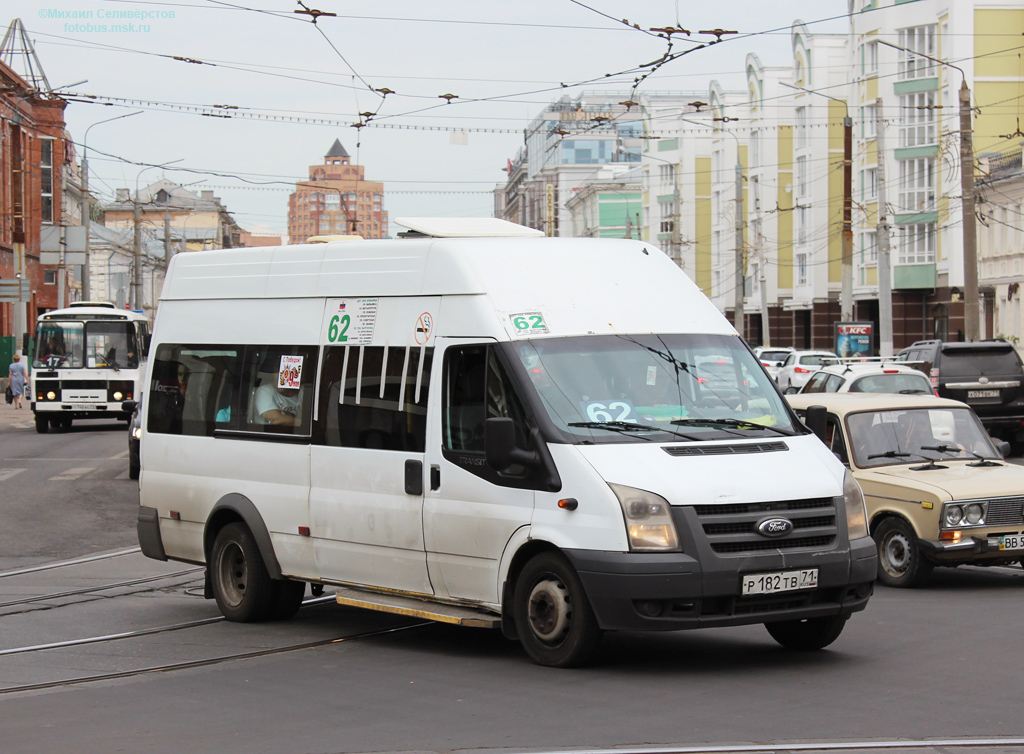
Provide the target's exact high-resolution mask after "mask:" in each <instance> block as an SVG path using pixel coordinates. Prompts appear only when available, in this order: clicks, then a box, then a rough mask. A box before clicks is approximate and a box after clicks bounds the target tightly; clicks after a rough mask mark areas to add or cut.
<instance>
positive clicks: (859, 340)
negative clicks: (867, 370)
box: [836, 322, 875, 359]
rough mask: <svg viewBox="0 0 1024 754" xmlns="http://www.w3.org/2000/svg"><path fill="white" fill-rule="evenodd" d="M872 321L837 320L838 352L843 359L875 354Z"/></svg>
mask: <svg viewBox="0 0 1024 754" xmlns="http://www.w3.org/2000/svg"><path fill="white" fill-rule="evenodd" d="M873 335H874V324H873V323H871V322H836V353H837V354H839V356H840V358H843V359H856V358H858V357H862V356H864V357H866V356H874V355H875V352H874V348H873V346H872V340H873V337H872V336H873Z"/></svg>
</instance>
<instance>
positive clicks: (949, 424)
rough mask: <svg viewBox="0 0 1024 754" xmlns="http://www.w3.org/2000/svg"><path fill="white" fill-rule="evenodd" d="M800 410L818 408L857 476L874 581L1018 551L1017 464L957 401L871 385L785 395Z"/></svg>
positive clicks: (1021, 532)
mask: <svg viewBox="0 0 1024 754" xmlns="http://www.w3.org/2000/svg"><path fill="white" fill-rule="evenodd" d="M786 399H787V400H788V401H789V403H790V405H791V406H792V407H793V409H794V410H795V411H796V412H797V414H799V415H800V416H801V418H804V417H806V416H807V409H808V407H810V406H816V405H817V406H824V407H825V408H826V410H827V414H826V421H825V426H824V428H823V431H824V436H823V437H822V440H823V441H824V442H825V444H826V445H828V446H829V447H830V448H831V449H832V451H833V452H834V453H835V454H836V455H837V456H839V458H840V460H842V461H843V463H845V464H846V465H847V466H849V468H850V470H851V471H852V472H853V476H854V478H856V480H857V481H858V482H859V483H860V486H861V489H862V490H863V491H864V497H865V499H866V501H867V507H868V520H869V522H870V531H871V536H872V537H873V538H874V540H875V543H876V546H877V547H878V580H879V581H881V582H882V583H883V584H887V585H888V586H897V587H910V586H917V585H921V584H923V583H925V582H926V581H927V579H928V577H929V576H930V575H931V572H932V569H933V568H935V567H936V566H954V567H955V566H958V565H965V564H968V563H969V564H971V565H1007V564H1010V563H1013V562H1016V561H1019V560H1021V559H1022V558H1024V467H1020V466H1013V465H1011V464H1008V463H1006V462H1005V461H1004V460H1003V455H1004V452H1009V446H1008V445H1007V444H1006V443H1002V442H996V441H994V440H993V439H992V438H991V437H989V436H988V434H987V433H986V432H985V429H984V427H982V424H981V421H980V420H979V419H978V417H977V416H975V414H974V412H973V411H972V410H971V409H970V407H968V406H967V405H966V404H964V403H960V402H959V401H952V400H946V399H944V398H935V397H930V396H915V395H882V394H871V393H861V394H857V393H815V394H809V395H805V394H799V395H787V396H786Z"/></svg>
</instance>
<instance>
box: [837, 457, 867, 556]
mask: <svg viewBox="0 0 1024 754" xmlns="http://www.w3.org/2000/svg"><path fill="white" fill-rule="evenodd" d="M843 507H844V508H846V530H847V532H848V534H849V537H850V539H851V540H853V539H860V538H861V537H866V536H868V506H867V503H866V502H865V501H864V492H863V491H862V490H861V488H860V485H859V484H857V480H856V479H854V478H853V474H851V473H850V470H849V469H847V470H846V474H845V475H844V476H843Z"/></svg>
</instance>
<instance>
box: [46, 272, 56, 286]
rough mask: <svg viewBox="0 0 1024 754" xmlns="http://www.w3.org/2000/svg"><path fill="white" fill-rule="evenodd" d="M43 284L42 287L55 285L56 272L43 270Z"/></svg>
mask: <svg viewBox="0 0 1024 754" xmlns="http://www.w3.org/2000/svg"><path fill="white" fill-rule="evenodd" d="M43 284H44V285H57V271H56V270H43Z"/></svg>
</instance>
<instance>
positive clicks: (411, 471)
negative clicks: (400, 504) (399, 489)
mask: <svg viewBox="0 0 1024 754" xmlns="http://www.w3.org/2000/svg"><path fill="white" fill-rule="evenodd" d="M405 494H406V495H422V494H423V461H418V460H416V459H415V458H407V459H406V461H405Z"/></svg>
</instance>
